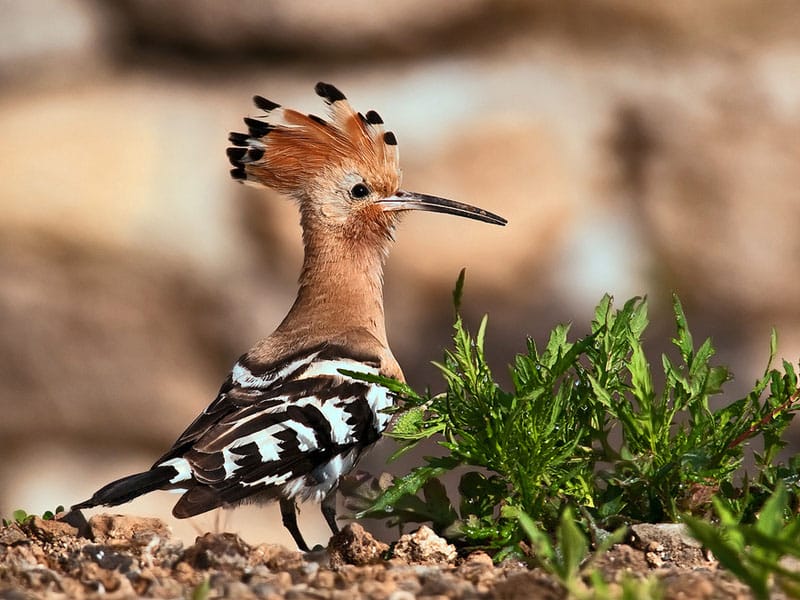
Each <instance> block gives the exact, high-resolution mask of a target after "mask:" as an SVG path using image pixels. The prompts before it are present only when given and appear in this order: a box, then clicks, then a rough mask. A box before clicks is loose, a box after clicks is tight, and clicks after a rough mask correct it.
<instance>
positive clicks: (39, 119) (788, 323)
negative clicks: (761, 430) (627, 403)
mask: <svg viewBox="0 0 800 600" xmlns="http://www.w3.org/2000/svg"><path fill="white" fill-rule="evenodd" d="M0 14H2V19H0V135H2V140H3V143H2V145H0V207H1V208H2V210H0V415H2V417H1V418H0V458H2V460H0V514H2V515H8V514H9V513H10V512H11V511H12V510H14V509H16V508H24V509H25V510H27V511H29V512H41V511H43V510H46V509H52V508H54V507H55V505H57V504H59V503H61V504H66V505H68V504H70V503H72V502H75V501H78V500H82V499H84V498H85V497H87V496H88V495H89V494H90V493H91V492H93V491H94V490H95V489H96V488H97V487H98V486H100V485H102V484H104V483H106V482H108V481H109V480H111V479H113V478H116V477H118V476H121V475H124V474H128V473H130V472H134V471H136V470H141V469H142V468H145V467H147V466H148V465H149V464H150V463H151V462H152V461H153V460H154V459H155V458H156V457H157V456H158V455H159V454H160V453H161V452H162V451H163V450H164V449H166V448H167V447H168V445H169V444H171V443H172V441H173V440H174V438H175V437H176V436H177V434H178V433H179V432H180V431H181V430H182V429H183V427H184V426H185V425H186V424H187V423H188V422H189V421H190V420H191V418H192V417H193V416H194V415H195V414H196V413H197V412H198V411H199V410H201V409H202V408H203V407H204V406H205V405H206V404H207V403H208V402H209V401H210V400H211V399H212V398H213V396H214V394H215V392H216V389H217V387H218V385H219V384H220V382H221V381H222V379H223V378H224V377H225V375H226V373H227V371H228V369H229V368H230V366H231V364H232V362H233V361H234V360H235V358H236V357H237V356H238V355H239V354H240V353H242V352H243V351H244V350H246V349H247V348H248V347H249V346H250V345H251V344H252V343H253V342H254V341H256V339H258V338H259V337H260V336H262V335H263V334H266V333H268V332H270V331H271V330H272V328H273V327H274V326H275V325H276V324H277V322H278V321H279V319H280V318H281V317H282V316H283V314H284V313H285V311H286V310H287V309H288V307H289V305H290V304H291V301H292V300H293V294H294V287H295V280H296V277H297V273H298V269H299V265H300V260H301V252H302V249H301V246H300V238H299V226H298V223H297V221H298V219H297V215H296V211H295V208H294V207H293V206H292V205H291V204H290V203H289V202H287V201H284V200H282V199H280V198H278V197H276V196H275V195H274V194H272V193H271V192H263V191H258V190H252V189H249V188H245V187H243V186H239V185H236V184H234V183H233V182H231V181H230V180H229V177H228V166H227V161H226V158H225V155H224V149H225V147H226V145H227V143H226V136H227V133H228V131H230V130H238V129H240V128H241V117H242V116H244V115H247V114H250V113H253V112H254V109H253V108H252V105H251V104H250V98H251V96H252V95H253V94H255V93H259V94H263V95H265V96H266V97H268V98H272V99H275V100H277V101H278V102H280V103H282V104H284V105H288V106H293V107H297V108H299V109H302V110H306V111H314V112H317V113H318V112H320V111H321V110H322V105H321V100H320V99H318V98H317V97H316V96H315V95H314V94H313V91H312V87H313V85H314V83H315V82H316V81H318V80H324V81H330V82H333V83H335V84H336V85H337V86H339V87H340V88H341V89H342V90H344V92H345V93H346V94H347V95H348V96H349V98H350V99H351V101H352V102H353V104H354V105H355V106H356V107H357V108H358V109H360V110H362V111H363V110H367V109H370V108H375V109H377V110H378V111H379V112H380V113H381V115H382V116H383V117H384V119H385V120H386V122H387V123H388V126H389V127H390V128H391V129H392V130H394V131H395V132H396V134H397V136H398V138H399V140H400V147H401V155H402V162H403V167H404V170H405V173H406V177H405V181H404V186H405V187H406V188H408V189H412V190H419V191H424V192H428V193H433V194H438V195H442V196H447V197H451V198H454V199H458V200H462V201H465V202H470V203H473V204H478V205H480V206H482V207H485V208H487V209H489V210H492V211H495V212H498V213H500V214H502V215H504V216H506V217H507V218H508V219H509V221H510V223H509V225H508V227H506V228H505V229H501V228H497V227H489V226H485V225H481V224H478V223H474V222H469V221H464V220H460V221H457V220H453V219H450V220H448V219H446V218H445V217H441V216H437V215H422V214H415V215H410V216H409V217H408V218H407V219H406V223H405V224H404V226H403V227H402V228H401V229H400V231H399V234H398V243H397V246H396V248H395V249H394V252H393V254H392V256H391V257H390V261H389V264H388V268H387V274H386V280H387V286H386V296H387V314H388V328H389V335H390V339H391V340H392V344H393V348H394V350H395V354H396V355H397V357H398V359H399V360H400V362H401V364H403V365H404V367H405V370H406V374H407V377H408V379H409V380H410V382H411V383H412V384H413V385H415V386H417V387H418V388H423V387H424V386H426V385H430V386H432V388H433V389H440V383H439V379H438V378H437V376H436V373H435V370H434V369H433V368H432V367H430V365H429V361H430V360H434V359H438V358H439V357H440V355H441V349H442V347H444V346H446V345H447V343H448V335H449V331H450V324H451V316H452V314H451V306H450V289H451V287H452V284H453V282H454V280H455V278H456V275H457V273H458V270H459V269H460V268H461V267H462V266H467V267H468V277H467V291H466V305H465V312H466V314H467V315H468V317H469V319H470V320H471V321H472V322H473V323H474V322H476V321H477V319H478V318H479V317H480V315H481V314H483V313H484V312H488V313H489V314H490V317H491V318H490V328H489V343H488V345H489V348H488V350H489V355H490V356H491V357H492V358H493V360H494V361H495V367H496V369H497V371H498V373H502V372H503V370H504V365H505V364H506V363H507V362H508V361H510V360H511V359H512V357H513V355H514V353H516V352H518V351H521V350H522V349H523V348H524V340H525V336H527V335H532V336H534V337H535V338H536V339H538V340H542V339H543V336H544V335H545V332H546V331H547V330H549V329H550V328H551V327H552V326H553V325H554V324H556V323H557V322H562V321H573V322H574V323H575V329H574V331H575V333H576V334H582V333H584V332H585V331H586V328H587V325H588V322H589V320H590V318H591V309H592V308H593V306H594V304H595V303H596V302H597V301H598V300H599V299H600V297H601V296H602V294H603V293H604V292H610V293H612V294H614V295H615V296H616V298H617V299H618V301H624V300H625V299H627V298H628V297H630V296H633V295H641V294H647V295H648V296H649V298H650V301H651V306H652V317H653V322H654V323H653V325H652V326H651V329H650V330H649V334H648V340H650V351H651V352H652V355H651V356H652V358H653V359H655V360H657V357H658V353H659V352H661V351H663V350H666V347H665V346H664V342H665V341H666V340H668V338H669V335H670V333H671V331H672V323H671V319H670V317H671V313H670V292H671V290H676V291H677V292H678V293H679V294H680V296H681V298H682V299H683V301H684V303H685V308H686V311H687V314H688V316H689V321H690V325H691V326H692V328H693V331H694V333H695V335H696V337H697V338H702V337H705V336H712V337H713V339H714V341H715V343H716V345H717V347H718V348H719V355H720V360H722V361H724V362H727V363H729V364H731V366H732V367H733V369H734V372H735V373H736V375H737V379H736V381H734V382H732V383H731V384H730V386H729V393H730V395H731V397H733V396H735V395H736V394H739V393H743V392H744V391H746V389H749V385H750V384H751V383H752V381H753V379H754V378H755V377H756V376H758V374H759V373H760V372H761V371H762V370H763V368H764V363H765V360H766V357H767V353H768V340H769V331H770V327H771V326H776V327H777V328H778V330H779V333H780V341H781V346H780V354H781V356H785V357H786V358H788V359H790V360H792V361H794V362H796V360H797V357H798V356H800V277H798V273H800V235H798V231H799V230H800V229H799V226H800V76H798V75H800V40H799V39H798V37H797V35H796V32H797V31H798V30H800V5H798V4H797V3H796V2H795V1H793V0H787V1H782V0H775V1H773V2H769V3H766V4H765V3H763V2H761V1H760V0H726V1H725V2H722V1H719V0H709V1H707V2H703V3H698V2H695V1H691V0H678V1H673V2H652V3H642V2H638V1H636V0H590V1H578V0H560V1H558V2H546V1H543V0H540V1H523V0H501V1H490V0H466V1H462V2H457V3H455V2H453V3H431V2H423V1H421V0H395V1H394V2H392V3H383V4H377V5H376V4H374V3H372V2H368V1H367V0H346V1H344V2H332V1H329V0H324V1H318V0H315V1H312V0H270V1H268V0H241V1H239V2H236V3H228V2H224V3H223V2H212V1H211V0H208V1H198V0H171V2H157V1H155V0H119V1H117V2H100V1H99V0H98V1H91V0H83V1H81V0H58V1H57V0H36V1H34V2H15V1H14V0H0ZM389 449H390V447H389V445H388V443H384V444H383V445H381V446H379V448H378V450H377V451H376V452H375V453H373V454H372V455H371V456H370V457H369V458H368V459H367V460H366V461H365V462H364V463H362V467H364V468H366V469H373V470H380V469H381V468H382V467H383V457H384V456H385V455H386V453H387V452H388V450H389ZM174 500H175V498H174V497H173V496H169V495H167V494H155V495H151V496H150V497H146V498H143V499H140V500H137V501H136V502H135V503H134V504H131V505H128V506H126V507H124V508H122V509H121V510H122V511H128V512H134V513H137V514H141V515H155V516H162V517H167V515H168V514H169V509H170V507H171V504H172V502H173V501H174ZM301 519H302V522H303V526H302V527H303V529H304V531H306V532H307V538H308V539H309V541H313V542H324V541H325V540H326V539H327V538H326V537H325V536H326V530H325V528H324V525H322V524H321V519H320V518H319V517H318V515H317V510H316V509H315V508H314V509H311V508H309V509H307V510H305V511H303V513H302V516H301ZM220 520H221V522H220ZM170 522H171V523H172V524H173V526H174V528H175V529H176V531H177V532H178V533H179V534H180V535H184V536H186V537H190V536H191V535H193V533H194V531H195V530H196V529H213V528H215V527H216V528H219V527H224V528H226V529H228V530H231V531H238V532H240V533H242V534H243V535H244V537H245V539H248V540H249V541H262V540H275V541H281V542H285V543H290V540H289V538H288V536H287V535H286V534H285V533H284V531H283V528H282V527H281V526H280V520H279V517H278V515H277V511H276V510H273V509H272V508H269V509H241V510H237V511H235V512H233V513H221V514H218V515H213V514H212V515H208V516H204V517H202V518H199V519H196V520H195V521H194V522H193V523H185V522H176V521H174V520H170ZM315 527H316V530H315V529H314V528H315Z"/></svg>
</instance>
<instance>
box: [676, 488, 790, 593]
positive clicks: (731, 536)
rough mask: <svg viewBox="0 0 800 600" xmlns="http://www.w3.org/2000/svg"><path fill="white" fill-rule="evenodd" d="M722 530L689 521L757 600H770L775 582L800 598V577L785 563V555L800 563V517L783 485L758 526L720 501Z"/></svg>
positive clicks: (763, 511)
mask: <svg viewBox="0 0 800 600" xmlns="http://www.w3.org/2000/svg"><path fill="white" fill-rule="evenodd" d="M714 508H715V511H716V514H717V515H718V517H719V525H714V524H712V523H710V522H707V521H703V520H701V519H697V518H693V517H687V519H686V524H687V526H688V527H689V530H690V531H691V532H692V535H693V536H694V537H696V538H697V539H698V540H700V541H701V542H702V543H703V545H704V546H705V547H706V548H708V549H709V550H711V551H712V552H713V553H714V556H715V557H716V558H717V560H718V561H719V562H720V564H722V565H723V566H724V567H725V568H726V569H728V570H729V571H730V572H731V573H733V574H734V575H736V576H737V577H738V578H739V579H741V580H742V581H744V582H745V583H747V585H749V586H750V589H751V590H752V591H753V594H754V595H755V596H756V598H759V599H760V600H767V599H768V598H769V597H770V594H769V581H770V577H771V576H773V575H774V576H775V577H776V580H777V583H778V585H779V586H780V587H782V588H783V590H784V591H785V592H786V593H787V594H788V595H789V596H790V597H793V598H797V597H799V596H800V572H798V571H791V570H789V569H788V568H787V567H785V566H784V565H782V564H781V563H780V560H781V558H783V557H784V556H792V557H794V558H796V559H800V515H798V514H796V513H794V514H793V513H791V512H790V511H789V503H788V494H787V493H786V488H785V487H784V486H783V484H781V483H779V484H778V485H777V487H776V488H775V491H774V492H773V493H772V495H771V496H770V497H769V499H768V500H767V501H766V503H765V504H764V506H763V508H762V509H761V511H760V513H759V515H758V518H757V519H756V521H755V522H754V523H753V524H743V523H741V515H736V514H735V513H734V512H733V511H732V510H731V509H730V506H728V505H726V503H725V501H724V500H723V499H721V498H714Z"/></svg>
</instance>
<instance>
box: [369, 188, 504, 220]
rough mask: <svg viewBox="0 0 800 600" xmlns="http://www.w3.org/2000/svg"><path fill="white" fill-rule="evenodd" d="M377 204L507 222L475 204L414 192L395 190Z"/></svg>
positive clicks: (386, 209)
mask: <svg viewBox="0 0 800 600" xmlns="http://www.w3.org/2000/svg"><path fill="white" fill-rule="evenodd" d="M378 205H380V207H381V208H382V209H383V210H385V211H386V212H390V211H396V210H427V211H429V212H439V213H447V214H450V215H456V216H459V217H466V218H468V219H475V220H477V221H483V222H485V223H493V224H494V225H505V224H506V223H508V221H506V220H505V219H504V218H503V217H501V216H499V215H496V214H494V213H490V212H489V211H488V210H483V209H482V208H478V207H476V206H470V205H469V204H464V203H462V202H456V201H454V200H446V199H445V198H439V197H437V196H428V195H427V194H416V193H414V192H406V191H404V190H397V192H395V194H394V195H393V196H389V197H388V198H384V199H383V200H378Z"/></svg>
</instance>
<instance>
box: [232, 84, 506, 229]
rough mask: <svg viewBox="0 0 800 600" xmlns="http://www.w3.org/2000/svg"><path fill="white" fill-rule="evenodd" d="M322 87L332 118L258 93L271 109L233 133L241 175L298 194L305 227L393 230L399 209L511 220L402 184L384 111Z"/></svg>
mask: <svg viewBox="0 0 800 600" xmlns="http://www.w3.org/2000/svg"><path fill="white" fill-rule="evenodd" d="M315 91H316V92H317V94H318V95H319V96H321V97H322V98H324V99H325V102H326V103H327V104H328V107H329V116H330V120H324V119H322V118H320V117H317V116H315V115H305V114H303V113H300V112H297V111H295V110H292V109H288V108H282V107H281V106H280V105H279V104H276V103H275V102H272V101H270V100H267V99H266V98H263V97H261V96H256V97H255V98H254V102H255V105H256V107H257V108H258V109H260V110H261V111H263V112H264V114H263V115H262V116H260V117H259V118H249V117H248V118H245V119H244V122H245V124H246V125H247V127H248V132H247V133H231V134H230V137H229V140H230V141H231V143H232V144H233V147H231V148H228V158H229V159H230V161H231V164H233V166H234V168H233V169H232V170H231V176H232V177H233V178H234V179H237V180H239V181H244V182H252V183H256V184H260V185H264V186H266V187H269V188H272V189H274V190H276V191H278V192H281V193H283V194H286V195H288V196H290V197H293V198H295V199H296V200H297V201H298V202H299V204H300V210H301V213H302V214H303V222H304V226H307V227H313V228H314V229H323V230H326V231H328V232H337V233H341V234H342V235H344V236H346V237H351V238H354V237H361V236H363V235H364V234H366V233H367V232H375V233H378V234H382V235H387V236H388V235H390V234H391V231H392V229H393V226H394V224H395V221H396V218H397V215H398V214H400V213H401V212H403V211H408V210H427V211H433V212H442V213H449V214H454V215H459V216H463V217H469V218H472V219H477V220H479V221H485V222H487V223H494V224H497V225H505V223H506V220H505V219H503V218H502V217H499V216H497V215H495V214H492V213H490V212H487V211H485V210H483V209H480V208H476V207H474V206H470V205H468V204H463V203H460V202H454V201H452V200H445V199H444V198H438V197H435V196H428V195H425V194H417V193H413V192H407V191H404V190H402V189H400V178H401V172H400V164H399V157H398V150H397V139H396V138H395V136H394V134H393V133H392V132H391V131H386V130H385V129H384V127H383V120H382V119H381V117H380V116H379V115H378V113H376V112H375V111H373V110H371V111H369V112H367V113H366V114H361V113H359V112H356V111H354V110H353V108H352V107H351V106H350V103H349V102H348V101H347V99H346V98H345V96H344V94H342V92H340V91H339V90H338V89H337V88H336V87H334V86H332V85H330V84H328V83H322V82H320V83H318V84H317V85H316V87H315ZM266 118H269V119H270V121H266V120H262V119H266Z"/></svg>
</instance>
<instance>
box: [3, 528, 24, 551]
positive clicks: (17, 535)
mask: <svg viewBox="0 0 800 600" xmlns="http://www.w3.org/2000/svg"><path fill="white" fill-rule="evenodd" d="M27 539H28V536H27V535H25V532H24V531H22V529H21V528H20V526H19V525H17V524H16V523H11V524H10V525H7V526H6V527H3V528H0V546H13V545H14V544H18V543H20V542H24V541H26V540H27Z"/></svg>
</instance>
